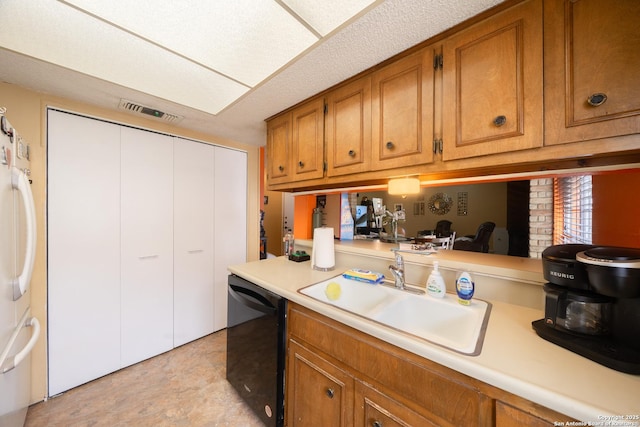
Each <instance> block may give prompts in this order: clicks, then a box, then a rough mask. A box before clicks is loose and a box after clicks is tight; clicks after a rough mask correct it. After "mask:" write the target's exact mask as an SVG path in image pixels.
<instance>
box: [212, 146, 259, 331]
mask: <svg viewBox="0 0 640 427" xmlns="http://www.w3.org/2000/svg"><path fill="white" fill-rule="evenodd" d="M215 172H216V175H215V198H216V204H215V221H214V224H215V230H214V236H215V258H214V259H215V268H214V271H215V285H214V289H215V290H214V292H215V313H214V325H213V327H214V330H216V331H217V330H220V329H223V328H226V327H227V296H228V291H227V287H228V285H227V277H228V275H229V270H228V269H227V267H228V266H229V265H233V264H242V263H245V262H247V153H246V152H243V151H236V150H231V149H227V148H221V147H216V159H215ZM255 220H256V221H259V218H256V219H255Z"/></svg>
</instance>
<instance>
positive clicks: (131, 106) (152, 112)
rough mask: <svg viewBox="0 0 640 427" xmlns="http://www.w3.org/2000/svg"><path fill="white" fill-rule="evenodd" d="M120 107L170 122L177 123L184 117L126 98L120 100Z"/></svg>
mask: <svg viewBox="0 0 640 427" xmlns="http://www.w3.org/2000/svg"><path fill="white" fill-rule="evenodd" d="M118 108H119V109H121V110H125V111H130V112H132V113H136V114H144V115H146V116H151V117H155V118H156V119H160V120H162V121H165V122H169V123H177V122H179V121H180V120H182V119H183V118H184V117H182V116H178V115H176V114H170V113H165V112H164V111H160V110H156V109H155V108H152V107H147V106H146V105H142V104H137V103H135V102H131V101H127V100H126V99H121V100H120V105H118Z"/></svg>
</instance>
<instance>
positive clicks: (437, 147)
mask: <svg viewBox="0 0 640 427" xmlns="http://www.w3.org/2000/svg"><path fill="white" fill-rule="evenodd" d="M433 153H434V154H436V153H442V140H441V139H434V140H433Z"/></svg>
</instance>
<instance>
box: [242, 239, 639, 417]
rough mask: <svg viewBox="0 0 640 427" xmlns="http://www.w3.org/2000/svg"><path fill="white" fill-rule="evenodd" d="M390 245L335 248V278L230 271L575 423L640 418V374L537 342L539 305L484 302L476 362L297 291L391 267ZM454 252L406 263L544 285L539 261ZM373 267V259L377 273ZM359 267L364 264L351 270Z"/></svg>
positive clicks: (289, 265) (284, 268)
mask: <svg viewBox="0 0 640 427" xmlns="http://www.w3.org/2000/svg"><path fill="white" fill-rule="evenodd" d="M308 243H309V242H296V245H297V246H298V245H301V247H302V248H303V249H306V245H307V244H308ZM371 243H374V244H373V245H371ZM389 247H390V246H389V245H387V246H385V244H380V243H375V242H358V241H354V242H349V243H347V244H342V243H340V244H337V246H336V268H335V269H334V270H332V271H329V272H321V271H316V270H313V269H312V268H311V264H310V263H309V262H302V263H296V262H293V261H289V260H288V259H286V258H285V257H278V258H272V259H267V260H261V261H254V262H249V263H247V264H241V265H233V266H230V267H229V270H230V271H231V272H232V273H234V274H237V275H239V276H241V277H243V278H245V279H247V280H249V281H250V282H253V283H256V284H258V285H260V286H262V287H264V288H265V289H267V290H270V291H272V292H274V293H277V294H279V295H281V296H283V297H284V298H287V299H288V300H290V301H294V302H296V303H298V304H300V305H303V306H305V307H307V308H309V309H312V310H314V311H317V312H318V313H320V314H323V315H326V316H329V317H331V318H333V319H335V320H338V321H340V322H342V323H344V324H345V325H348V326H351V327H353V328H356V329H358V330H360V331H362V332H365V333H367V334H370V335H372V336H374V337H377V338H379V339H382V340H384V341H387V342H389V343H391V344H394V345H396V346H398V347H400V348H403V349H405V350H407V351H410V352H413V353H415V354H417V355H420V356H422V357H425V358H427V359H429V360H432V361H434V362H437V363H439V364H441V365H444V366H446V367H449V368H451V369H454V370H456V371H459V372H461V373H463V374H466V375H468V376H470V377H473V378H476V379H479V380H481V381H483V382H485V383H487V384H490V385H493V386H494V387H498V388H500V389H503V390H505V391H508V392H510V393H513V394H516V395H518V396H521V397H523V398H525V399H528V400H531V401H533V402H536V403H538V404H540V405H543V406H545V407H547V408H550V409H553V410H555V411H557V412H560V413H563V414H565V415H567V416H569V417H573V418H575V419H577V420H580V421H584V422H593V423H595V422H598V421H602V417H604V416H616V415H638V414H640V397H639V396H640V376H635V375H629V374H624V373H621V372H617V371H615V370H612V369H609V368H606V367H604V366H601V365H599V364H597V363H595V362H592V361H590V360H588V359H586V358H584V357H582V356H579V355H576V354H574V353H572V352H570V351H568V350H566V349H564V348H562V347H559V346H557V345H555V344H552V343H550V342H547V341H545V340H543V339H542V338H540V337H538V336H537V335H536V333H535V332H534V330H533V329H532V327H531V322H532V321H534V320H538V319H541V318H542V317H543V310H542V309H541V308H539V303H538V301H534V302H533V303H532V304H531V307H528V306H525V305H526V304H525V305H520V304H513V303H509V302H504V300H498V299H489V298H486V297H482V299H485V300H488V301H490V302H491V303H492V305H493V307H492V310H491V316H490V319H489V323H488V326H487V331H486V335H485V339H484V344H483V347H482V352H481V353H480V355H478V356H467V355H463V354H459V353H456V352H453V351H450V350H447V349H445V348H442V347H439V346H437V345H434V344H430V343H428V342H426V341H423V340H420V339H417V338H414V337H412V336H410V335H407V334H403V333H401V332H398V331H397V330H394V329H392V328H389V327H386V326H384V325H381V324H378V323H376V322H373V321H370V320H367V319H364V318H362V317H360V316H357V315H354V314H351V313H349V312H346V311H343V310H341V309H339V308H336V307H333V306H330V305H328V304H324V303H322V302H319V301H316V300H314V299H312V298H310V297H308V296H305V295H303V294H301V293H299V292H298V290H299V289H301V288H304V287H306V286H309V285H312V284H314V283H318V282H321V281H324V280H327V279H330V278H331V277H334V276H337V275H339V274H341V273H342V272H344V271H346V270H347V269H349V268H367V269H375V267H376V266H379V265H380V262H383V263H387V264H388V263H389V260H392V259H393V252H391V251H390V249H389ZM455 252H460V251H442V252H439V253H438V254H437V255H435V256H433V257H424V256H423V255H413V254H407V255H408V256H407V258H406V259H408V260H409V262H410V263H411V262H414V263H415V265H418V264H420V263H421V262H422V263H424V264H425V265H429V264H430V263H432V262H433V260H435V259H437V260H438V261H439V262H440V265H444V266H445V267H447V266H449V267H450V268H453V267H455V266H458V265H464V266H465V269H467V270H468V271H473V272H474V274H475V273H478V274H479V275H486V278H485V281H489V280H491V278H492V277H495V278H496V279H495V280H497V281H501V280H503V279H504V277H509V276H517V277H519V280H522V281H523V282H525V283H529V282H530V283H532V284H533V285H532V286H533V287H534V289H535V287H536V285H537V282H541V281H543V278H542V272H541V264H540V261H539V260H537V261H536V260H529V259H522V258H516V257H506V256H490V257H487V256H486V254H475V253H464V254H459V253H455ZM481 255H485V256H484V257H483V256H481ZM354 256H359V257H360V258H354ZM425 259H426V260H427V261H424V260H425ZM354 260H357V261H354ZM367 261H371V264H374V268H372V267H371V266H370V265H369V264H370V263H369V262H367ZM354 262H359V263H360V264H358V265H353V264H354ZM378 271H380V270H378ZM421 274H422V275H424V273H421ZM420 277H422V276H420ZM474 277H475V276H474ZM423 283H424V282H423ZM501 286H502V287H504V286H505V285H501ZM538 286H539V284H538ZM493 292H494V294H495V292H496V290H494V291H493ZM524 292H525V293H526V292H532V291H524ZM506 293H509V292H506ZM511 293H513V291H511ZM532 295H535V294H532ZM516 299H517V298H516ZM529 299H530V298H529ZM532 307H534V308H532ZM558 421H559V422H562V421H566V420H558ZM630 425H634V424H630ZM636 425H638V424H636Z"/></svg>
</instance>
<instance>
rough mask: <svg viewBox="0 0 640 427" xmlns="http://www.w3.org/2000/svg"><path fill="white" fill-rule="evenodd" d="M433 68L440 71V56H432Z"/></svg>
mask: <svg viewBox="0 0 640 427" xmlns="http://www.w3.org/2000/svg"><path fill="white" fill-rule="evenodd" d="M433 68H435V69H436V70H437V69H441V68H442V54H441V53H440V54H438V55H434V57H433Z"/></svg>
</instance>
